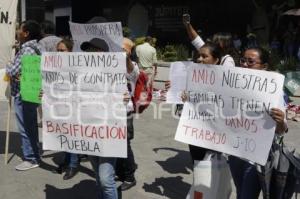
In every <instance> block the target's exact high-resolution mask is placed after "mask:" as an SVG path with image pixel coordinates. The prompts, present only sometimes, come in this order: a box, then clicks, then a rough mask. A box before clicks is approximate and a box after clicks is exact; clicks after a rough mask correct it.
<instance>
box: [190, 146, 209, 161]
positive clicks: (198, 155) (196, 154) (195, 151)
mask: <svg viewBox="0 0 300 199" xmlns="http://www.w3.org/2000/svg"><path fill="white" fill-rule="evenodd" d="M189 149H190V154H191V156H192V160H193V161H194V160H203V158H204V157H205V154H206V152H207V151H209V150H208V149H205V148H202V147H198V146H194V145H189Z"/></svg>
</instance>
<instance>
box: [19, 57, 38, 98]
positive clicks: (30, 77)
mask: <svg viewBox="0 0 300 199" xmlns="http://www.w3.org/2000/svg"><path fill="white" fill-rule="evenodd" d="M40 65H41V57H40V56H38V55H25V56H23V57H22V59H21V69H22V75H21V82H20V92H21V96H22V100H23V101H27V102H34V103H41V100H40V98H39V94H40V91H41V88H42V76H41V68H40Z"/></svg>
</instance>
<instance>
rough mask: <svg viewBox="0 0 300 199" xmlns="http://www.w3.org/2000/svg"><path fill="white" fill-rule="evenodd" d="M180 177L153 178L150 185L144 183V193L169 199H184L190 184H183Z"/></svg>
mask: <svg viewBox="0 0 300 199" xmlns="http://www.w3.org/2000/svg"><path fill="white" fill-rule="evenodd" d="M182 179H183V178H182V177H181V176H176V177H166V178H165V177H161V178H155V181H154V182H153V183H152V184H147V183H144V185H143V189H144V190H145V192H150V193H154V194H157V195H160V196H164V197H167V198H171V199H182V198H185V197H186V195H187V193H188V191H189V189H190V184H188V183H186V182H184V181H183V180H182Z"/></svg>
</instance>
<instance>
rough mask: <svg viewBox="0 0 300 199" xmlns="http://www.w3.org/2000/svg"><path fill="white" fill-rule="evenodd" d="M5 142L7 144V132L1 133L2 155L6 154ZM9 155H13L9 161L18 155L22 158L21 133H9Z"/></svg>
mask: <svg viewBox="0 0 300 199" xmlns="http://www.w3.org/2000/svg"><path fill="white" fill-rule="evenodd" d="M5 142H6V132H5V131H0V154H4V153H5ZM8 153H9V154H12V155H10V156H9V157H8V159H9V161H10V160H11V159H12V158H13V156H15V155H17V156H18V157H22V151H21V137H20V136H19V133H16V132H10V133H9V147H8Z"/></svg>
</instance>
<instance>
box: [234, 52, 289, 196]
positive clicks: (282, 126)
mask: <svg viewBox="0 0 300 199" xmlns="http://www.w3.org/2000/svg"><path fill="white" fill-rule="evenodd" d="M268 61H269V53H268V52H267V51H266V50H264V49H262V48H260V47H254V48H248V49H246V50H245V51H244V53H243V56H242V58H241V59H240V65H241V67H244V68H250V69H256V70H268V68H269V63H268ZM282 93H283V92H282ZM282 107H284V100H282ZM270 115H271V117H272V118H273V119H274V121H275V122H276V130H275V137H274V142H273V144H274V143H276V141H277V140H278V139H279V138H280V137H281V136H282V135H283V134H284V133H285V132H287V124H286V120H285V117H286V116H285V112H284V111H283V110H281V109H279V108H278V107H274V108H272V109H271V111H270ZM229 166H230V170H231V174H232V178H233V181H234V184H235V186H236V191H237V199H256V198H258V197H259V193H260V190H261V187H262V186H261V185H260V180H259V176H258V172H257V165H255V164H254V163H251V162H249V161H247V160H244V159H241V158H238V157H234V156H229ZM271 198H272V197H271Z"/></svg>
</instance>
